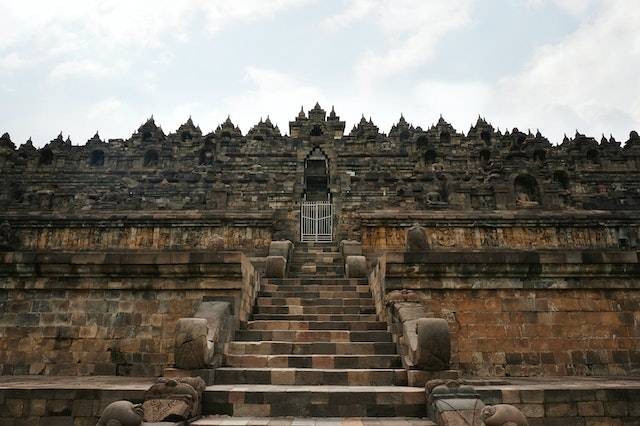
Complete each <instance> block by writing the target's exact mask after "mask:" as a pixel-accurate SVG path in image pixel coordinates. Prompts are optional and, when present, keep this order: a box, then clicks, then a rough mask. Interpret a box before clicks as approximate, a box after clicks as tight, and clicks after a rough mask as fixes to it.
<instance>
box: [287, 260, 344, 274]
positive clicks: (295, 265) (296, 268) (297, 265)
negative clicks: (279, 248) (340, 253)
mask: <svg viewBox="0 0 640 426" xmlns="http://www.w3.org/2000/svg"><path fill="white" fill-rule="evenodd" d="M308 268H311V269H313V270H315V272H316V273H318V274H322V273H324V272H344V265H341V264H331V265H328V264H324V263H316V262H292V263H290V264H289V271H290V272H300V271H304V270H305V269H308Z"/></svg>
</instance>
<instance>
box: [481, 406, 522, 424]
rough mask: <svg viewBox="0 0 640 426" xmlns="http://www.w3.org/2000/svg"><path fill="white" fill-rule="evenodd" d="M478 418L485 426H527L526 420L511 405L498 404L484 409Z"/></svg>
mask: <svg viewBox="0 0 640 426" xmlns="http://www.w3.org/2000/svg"><path fill="white" fill-rule="evenodd" d="M480 417H481V418H482V420H483V421H484V423H485V424H486V425H487V426H505V425H509V426H528V425H529V423H528V422H527V418H526V417H525V416H524V414H522V412H521V411H520V410H518V409H517V408H516V407H514V406H513V405H508V404H498V405H490V406H488V407H484V408H483V409H482V412H481V414H480Z"/></svg>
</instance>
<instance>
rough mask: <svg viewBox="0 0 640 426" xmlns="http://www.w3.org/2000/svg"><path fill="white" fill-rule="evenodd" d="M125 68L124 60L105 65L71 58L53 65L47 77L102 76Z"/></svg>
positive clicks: (107, 75) (110, 74)
mask: <svg viewBox="0 0 640 426" xmlns="http://www.w3.org/2000/svg"><path fill="white" fill-rule="evenodd" d="M126 68H127V64H126V63H125V62H122V61H120V62H117V63H114V64H110V65H105V64H102V63H100V62H95V61H91V60H71V61H66V62H61V63H59V64H57V65H55V66H54V67H53V69H52V70H51V72H50V73H49V77H51V78H53V79H63V78H67V77H92V78H103V77H109V76H112V75H114V74H115V73H116V72H119V71H123V70H125V69H126Z"/></svg>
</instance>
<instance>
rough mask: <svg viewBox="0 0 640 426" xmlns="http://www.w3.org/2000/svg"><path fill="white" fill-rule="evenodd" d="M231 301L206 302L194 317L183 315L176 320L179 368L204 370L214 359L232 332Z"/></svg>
mask: <svg viewBox="0 0 640 426" xmlns="http://www.w3.org/2000/svg"><path fill="white" fill-rule="evenodd" d="M231 317H232V312H231V304H230V303H229V302H221V301H210V302H202V303H201V304H200V306H199V307H198V311H197V312H196V313H195V317H194V318H180V319H179V320H178V322H177V323H176V340H175V349H174V358H175V365H176V367H177V368H179V369H185V370H194V369H202V368H205V367H207V366H209V365H211V364H212V363H213V362H214V357H215V355H216V348H219V349H220V350H221V346H222V343H223V342H224V341H226V340H227V338H228V334H229V333H230V332H231Z"/></svg>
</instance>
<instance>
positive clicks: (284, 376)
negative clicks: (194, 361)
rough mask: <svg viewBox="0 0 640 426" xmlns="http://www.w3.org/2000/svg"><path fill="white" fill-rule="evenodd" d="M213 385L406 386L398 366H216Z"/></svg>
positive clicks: (404, 373)
mask: <svg viewBox="0 0 640 426" xmlns="http://www.w3.org/2000/svg"><path fill="white" fill-rule="evenodd" d="M215 377H216V378H215V384H216V385H228V384H234V383H238V384H257V385H325V386H333V385H336V386H406V385H407V371H406V370H404V369H402V368H399V369H348V368H347V369H320V368H317V369H316V368H232V367H223V368H217V369H216V373H215Z"/></svg>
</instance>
